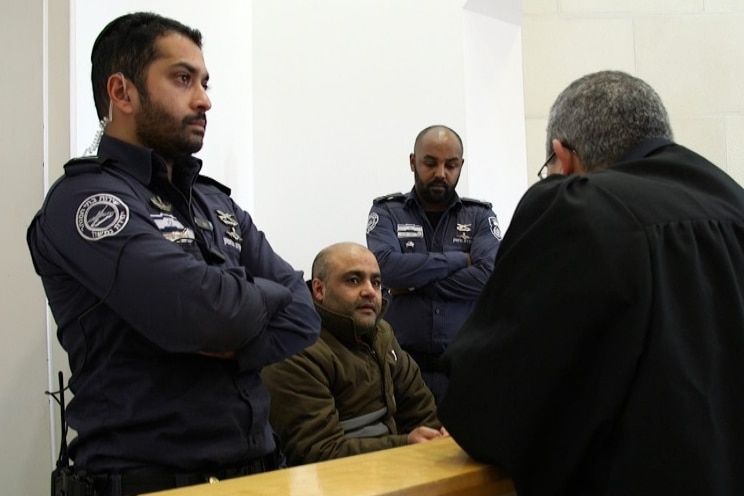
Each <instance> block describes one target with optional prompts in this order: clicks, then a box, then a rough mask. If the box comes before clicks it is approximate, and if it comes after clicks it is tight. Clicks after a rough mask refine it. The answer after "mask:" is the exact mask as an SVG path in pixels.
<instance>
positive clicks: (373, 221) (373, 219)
mask: <svg viewBox="0 0 744 496" xmlns="http://www.w3.org/2000/svg"><path fill="white" fill-rule="evenodd" d="M378 222H380V216H379V215H377V212H370V213H369V217H367V234H369V233H371V232H372V231H373V230H374V228H375V227H377V223H378Z"/></svg>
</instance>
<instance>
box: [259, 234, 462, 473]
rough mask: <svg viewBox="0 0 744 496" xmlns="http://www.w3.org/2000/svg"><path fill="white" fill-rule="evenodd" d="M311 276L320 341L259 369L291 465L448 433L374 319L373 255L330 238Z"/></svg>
mask: <svg viewBox="0 0 744 496" xmlns="http://www.w3.org/2000/svg"><path fill="white" fill-rule="evenodd" d="M312 274H313V279H312V281H311V288H310V289H311V291H312V294H313V299H314V301H315V308H316V310H317V311H318V313H319V314H320V317H321V321H322V329H321V332H320V339H319V340H318V341H317V342H316V343H315V344H313V345H312V346H310V347H308V348H306V349H305V350H304V351H302V352H300V353H298V354H297V355H294V356H292V357H290V358H287V359H285V360H283V361H281V362H278V363H275V364H272V365H271V366H269V367H266V368H265V369H264V370H263V372H262V378H263V380H264V382H265V384H266V386H267V387H268V388H269V392H270V393H271V400H272V402H271V413H270V419H271V424H272V426H273V427H274V428H275V429H276V431H277V432H278V433H279V437H280V438H281V441H282V445H283V448H284V451H285V454H286V455H287V459H288V462H289V464H290V465H301V464H304V463H314V462H318V461H322V460H329V459H332V458H341V457H344V456H349V455H356V454H359V453H367V452H370V451H377V450H381V449H386V448H393V447H396V446H403V445H405V444H412V443H420V442H426V441H429V440H431V439H436V438H439V437H442V436H446V435H447V433H446V431H445V430H444V429H442V427H441V424H440V423H439V420H438V419H437V415H436V407H435V405H434V398H433V396H432V394H431V392H430V391H429V389H428V388H427V387H426V385H425V384H424V382H423V379H422V378H421V372H420V371H419V367H418V365H416V362H414V361H413V359H411V357H410V356H409V355H408V354H407V353H406V352H404V351H403V350H402V349H401V348H400V345H399V344H398V341H397V340H396V339H395V336H394V335H393V330H392V328H391V327H390V325H389V324H388V323H387V322H385V321H384V320H382V319H381V316H382V312H383V307H384V304H383V299H382V282H381V277H380V267H379V266H378V265H377V260H376V259H375V256H374V254H372V252H370V251H369V250H368V249H367V248H365V247H364V246H361V245H358V244H356V243H339V244H335V245H331V246H329V247H327V248H325V249H323V250H322V251H321V252H320V253H319V254H318V256H317V257H316V258H315V261H314V262H313V268H312Z"/></svg>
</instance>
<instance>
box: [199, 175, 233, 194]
mask: <svg viewBox="0 0 744 496" xmlns="http://www.w3.org/2000/svg"><path fill="white" fill-rule="evenodd" d="M196 182H197V183H203V184H209V185H211V186H214V187H215V188H217V189H218V190H220V191H222V192H223V193H225V194H226V195H227V196H230V193H232V190H231V189H230V188H228V187H227V186H225V185H224V184H222V183H221V182H219V181H216V180H214V179H212V178H211V177H209V176H202V175H199V176H197V177H196Z"/></svg>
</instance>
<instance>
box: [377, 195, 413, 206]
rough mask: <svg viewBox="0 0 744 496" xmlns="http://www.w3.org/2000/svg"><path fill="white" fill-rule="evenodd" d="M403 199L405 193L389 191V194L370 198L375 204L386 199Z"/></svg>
mask: <svg viewBox="0 0 744 496" xmlns="http://www.w3.org/2000/svg"><path fill="white" fill-rule="evenodd" d="M405 199H406V195H404V194H403V193H400V192H398V193H391V194H389V195H382V196H378V197H377V198H375V199H374V200H372V203H374V204H375V205H377V204H378V203H384V202H388V201H403V200H405Z"/></svg>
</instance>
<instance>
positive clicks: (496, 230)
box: [488, 217, 501, 241]
mask: <svg viewBox="0 0 744 496" xmlns="http://www.w3.org/2000/svg"><path fill="white" fill-rule="evenodd" d="M488 225H489V227H490V228H491V234H493V237H494V238H496V239H498V240H499V241H500V240H501V227H499V219H497V218H496V217H489V218H488Z"/></svg>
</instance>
